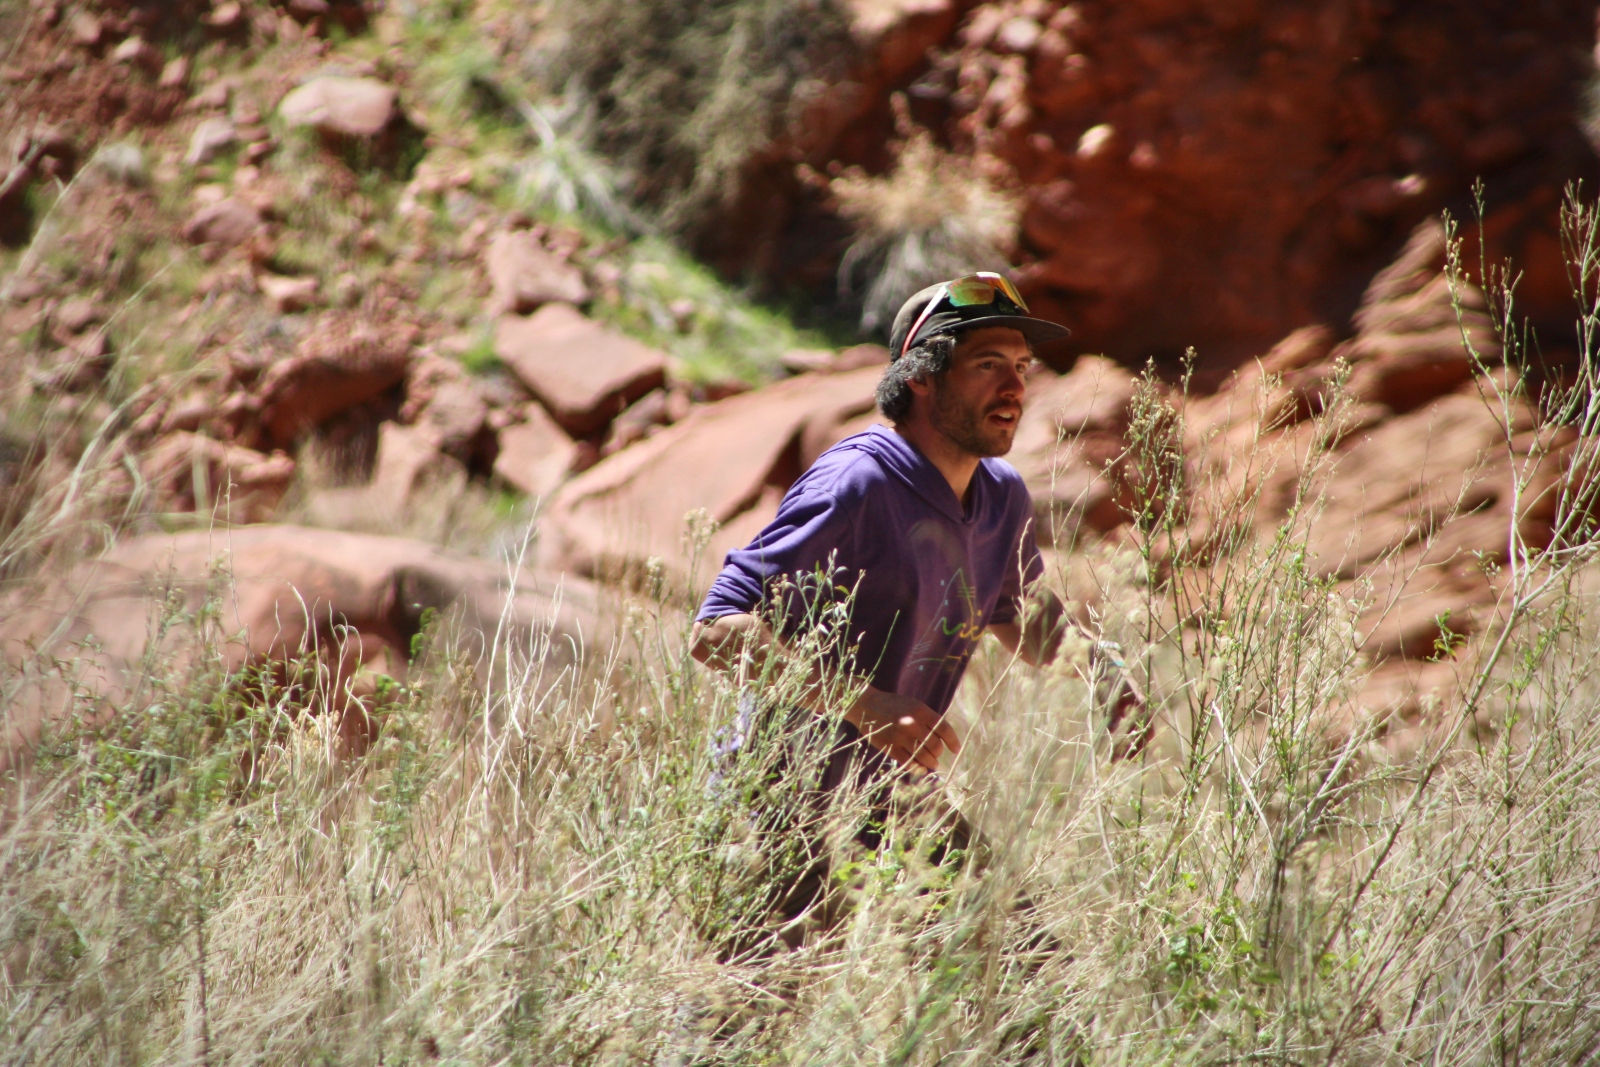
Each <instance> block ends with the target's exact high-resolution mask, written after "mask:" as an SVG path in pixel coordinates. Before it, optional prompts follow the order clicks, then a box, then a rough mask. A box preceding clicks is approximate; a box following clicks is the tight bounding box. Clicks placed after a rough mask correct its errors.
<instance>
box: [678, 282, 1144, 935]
mask: <svg viewBox="0 0 1600 1067" xmlns="http://www.w3.org/2000/svg"><path fill="white" fill-rule="evenodd" d="M1066 334H1067V331H1066V330H1065V329H1064V328H1063V327H1061V326H1058V325H1056V324H1055V323H1052V322H1047V321H1045V320H1042V319H1036V318H1032V317H1030V316H1029V315H1028V313H1027V305H1026V304H1024V303H1023V300H1022V298H1021V297H1020V296H1019V295H1018V294H1017V292H1016V290H1015V289H1014V288H1013V287H1012V286H1011V284H1010V283H1009V282H1007V281H1006V280H1005V279H1003V278H1002V277H1001V276H1000V275H997V274H990V273H980V274H974V275H969V276H967V277H964V278H958V279H954V280H952V281H949V282H943V283H940V284H938V285H934V286H930V287H928V288H926V289H924V290H922V291H921V292H919V293H917V294H916V295H915V296H913V297H912V298H911V299H909V300H907V301H906V303H905V304H904V305H903V306H902V307H901V309H900V312H899V314H898V315H896V316H895V321H894V328H893V330H892V331H891V335H890V358H891V361H890V364H889V367H888V368H887V370H886V371H885V372H884V376H883V379H882V381H881V382H880V383H879V385H878V390H877V401H878V406H879V409H880V410H881V411H882V412H883V414H884V415H885V416H886V417H887V418H888V419H889V420H890V422H892V423H893V427H894V428H893V429H892V430H891V429H887V428H885V427H882V426H874V427H872V428H871V429H869V430H867V431H866V432H865V433H860V434H856V435H855V436H853V437H849V438H846V439H845V440H844V441H841V442H840V443H839V444H837V445H835V446H834V447H833V448H831V449H829V450H828V451H827V452H826V453H824V454H823V455H822V456H821V457H819V458H818V460H817V461H816V463H814V464H813V465H812V467H811V469H810V470H808V471H807V472H806V473H805V474H804V475H802V476H801V477H800V479H799V480H798V481H796V482H795V484H794V485H793V487H791V488H790V490H789V492H788V493H787V494H786V495H785V497H784V499H783V503H782V505H781V506H780V507H779V509H778V516H777V518H776V519H774V520H773V522H772V523H771V524H770V525H769V526H768V527H767V528H766V529H765V530H763V531H762V532H761V534H760V535H759V536H758V537H756V539H755V540H754V541H752V542H751V543H750V545H749V546H748V547H746V548H743V549H740V550H737V551H734V552H730V553H729V554H728V557H727V561H726V565H725V566H724V568H723V570H722V572H721V573H720V574H719V575H718V576H717V578H716V580H715V581H714V582H713V583H712V586H711V589H710V592H709V593H708V594H707V596H706V598H705V602H704V604H703V605H702V606H701V608H700V611H699V614H698V617H697V621H696V626H695V631H694V635H693V654H694V655H695V657H696V658H697V659H698V660H700V661H701V662H702V663H706V664H708V665H710V666H712V667H716V668H719V669H724V670H726V669H728V668H730V667H731V666H732V664H733V661H734V656H735V655H736V654H737V652H738V651H739V650H740V649H741V648H745V649H748V648H752V647H754V648H755V649H757V650H761V649H766V650H769V651H773V652H776V653H778V654H782V653H783V651H784V650H785V648H786V645H787V644H788V643H789V642H791V641H792V640H793V639H794V638H795V637H796V636H798V635H799V634H800V633H801V631H802V630H803V629H804V628H805V627H807V626H808V625H816V619H817V618H818V601H819V599H820V600H822V601H828V600H830V599H832V598H839V597H843V596H844V595H846V594H848V600H847V607H848V612H849V614H848V632H847V633H845V634H843V635H841V636H842V638H843V640H841V641H838V642H836V643H835V647H834V649H833V651H832V652H831V654H830V657H829V662H827V663H826V664H825V665H824V669H825V670H833V671H842V672H845V673H846V674H848V675H849V676H851V677H854V678H856V679H864V680H865V681H866V683H867V684H866V688H865V690H864V691H863V692H862V694H861V696H860V697H859V699H857V700H856V701H855V702H854V703H853V704H852V705H851V706H850V707H849V708H847V709H845V711H844V714H843V717H842V718H843V721H842V722H841V723H840V724H839V726H838V730H839V735H838V737H837V739H836V742H835V748H834V750H833V752H832V754H831V755H830V756H829V757H828V758H827V759H826V761H825V766H824V768H823V770H822V775H821V781H820V783H819V786H820V788H821V789H822V790H823V791H827V790H830V789H833V788H836V787H837V786H838V785H840V784H841V783H843V782H845V781H848V780H854V781H856V782H857V783H860V784H867V785H870V784H871V783H873V782H878V781H885V780H889V779H892V778H894V777H896V776H895V775H894V774H893V771H894V768H895V766H896V765H898V766H899V767H901V768H905V769H906V770H907V771H909V772H910V773H911V774H913V775H918V774H922V773H925V772H931V771H936V770H937V769H938V762H939V758H940V756H941V755H942V754H943V753H944V752H945V751H946V750H949V751H951V752H955V751H958V750H959V748H960V738H959V737H957V736H956V733H955V731H954V729H952V727H951V725H950V724H949V723H948V722H946V721H945V720H944V713H945V711H946V710H947V709H948V708H949V706H950V702H951V700H952V699H953V698H954V696H955V693H956V689H957V687H958V686H959V684H960V682H961V677H962V675H963V673H964V672H965V670H966V667H967V662H968V660H969V659H970V658H971V655H972V652H973V650H974V649H975V648H976V646H977V644H978V642H979V641H980V639H981V638H982V635H983V633H984V632H985V630H987V631H988V632H989V633H992V634H994V635H995V637H997V638H998V639H999V640H1000V642H1001V643H1002V644H1003V645H1004V646H1005V647H1006V648H1008V649H1010V650H1011V651H1013V652H1014V653H1017V654H1018V655H1020V656H1021V658H1022V659H1024V660H1025V661H1027V662H1029V663H1033V664H1039V663H1042V662H1044V661H1046V660H1048V659H1049V658H1050V657H1051V656H1052V655H1053V654H1054V651H1055V649H1056V647H1057V645H1058V644H1059V641H1060V637H1061V627H1060V623H1061V617H1062V614H1063V612H1062V610H1061V605H1060V603H1059V602H1058V601H1056V600H1055V599H1054V598H1053V597H1050V596H1048V595H1047V594H1045V595H1041V597H1040V598H1039V599H1040V601H1041V604H1040V608H1041V610H1039V611H1038V612H1037V613H1035V615H1034V616H1033V617H1032V619H1031V620H1029V619H1025V618H1024V615H1023V610H1022V608H1023V605H1022V599H1023V594H1024V591H1025V590H1027V589H1028V587H1029V586H1030V585H1032V584H1033V583H1034V582H1035V581H1036V580H1037V579H1038V577H1039V575H1040V573H1041V572H1042V569H1043V568H1042V565H1041V562H1040V558H1039V550H1038V548H1037V546H1036V544H1035V540H1034V533H1033V527H1032V522H1033V506H1032V502H1031V500H1030V498H1029V495H1028V491H1027V488H1026V487H1025V486H1024V484H1023V481H1022V477H1021V475H1019V474H1018V473H1017V471H1016V470H1015V469H1014V468H1012V467H1011V466H1010V465H1009V464H1007V463H1005V462H1004V461H1003V460H1001V459H1000V458H999V457H1000V456H1003V455H1005V454H1006V453H1007V452H1008V451H1010V449H1011V444H1012V441H1013V439H1014V438H1015V436H1016V432H1017V424H1018V422H1019V421H1020V419H1021V416H1022V404H1023V399H1024V396H1025V394H1026V392H1027V377H1028V372H1029V370H1030V368H1031V366H1032V363H1033V345H1035V344H1040V343H1044V342H1047V341H1052V340H1056V339H1058V338H1061V337H1064V336H1066ZM808 586H809V589H810V590H811V592H810V593H809V594H808V593H807V592H806V589H807V588H808ZM818 680H819V682H820V681H821V679H820V678H819V679H818ZM820 689H821V687H820V685H819V686H817V687H815V688H814V689H813V692H820ZM1130 692H1131V691H1130ZM811 702H812V703H813V704H820V703H821V701H820V698H817V699H813V700H812V701H811ZM1127 702H1128V701H1127V700H1126V699H1123V700H1121V701H1119V706H1120V705H1123V704H1126V703H1127ZM822 710H825V709H823V708H821V707H820V706H817V707H814V708H813V709H812V711H813V712H819V711H822ZM868 843H869V844H870V843H871V842H868ZM785 910H792V909H787V908H786V909H785Z"/></svg>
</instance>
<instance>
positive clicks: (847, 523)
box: [695, 488, 859, 622]
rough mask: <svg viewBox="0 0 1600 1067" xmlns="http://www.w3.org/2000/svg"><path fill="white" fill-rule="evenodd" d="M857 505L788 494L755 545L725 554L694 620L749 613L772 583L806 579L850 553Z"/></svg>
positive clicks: (808, 492) (820, 494) (815, 492)
mask: <svg viewBox="0 0 1600 1067" xmlns="http://www.w3.org/2000/svg"><path fill="white" fill-rule="evenodd" d="M858 503H859V502H858V501H857V502H852V501H851V499H850V497H849V495H847V496H846V497H845V498H844V499H843V500H841V498H840V497H838V496H836V495H835V494H833V493H829V492H825V491H822V490H819V489H815V488H807V489H802V490H800V491H798V492H796V491H791V492H790V494H789V495H788V496H786V497H785V498H784V500H783V503H782V504H781V505H780V506H779V508H778V517H777V518H775V519H773V520H772V522H771V524H769V525H768V526H767V528H766V529H765V530H762V531H761V533H760V534H759V535H757V537H756V539H755V540H754V541H751V542H750V544H749V545H747V546H746V547H744V548H739V549H735V550H734V551H732V552H729V553H728V555H727V558H726V560H725V561H724V563H723V567H722V571H721V573H720V574H718V575H717V577H716V580H715V581H713V582H712V583H711V590H710V591H709V592H708V593H707V594H706V598H705V601H704V603H702V604H701V605H700V611H699V613H698V614H697V615H696V616H695V621H697V622H705V621H706V620H709V619H715V618H720V617H721V616H723V615H736V614H746V613H750V612H754V611H755V610H756V609H757V608H758V607H760V606H761V604H762V602H763V601H764V600H765V599H766V597H767V594H768V592H769V590H770V586H771V583H772V582H773V581H774V580H775V579H777V578H779V577H781V576H784V575H795V574H809V573H811V572H812V571H813V570H815V569H816V568H817V567H818V566H821V565H823V564H825V563H830V559H831V557H835V555H836V553H840V552H850V547H849V546H851V545H852V544H853V542H854V539H855V530H856V524H855V522H854V517H855V512H856V511H857V510H859V508H858V507H857V506H855V505H856V504H858Z"/></svg>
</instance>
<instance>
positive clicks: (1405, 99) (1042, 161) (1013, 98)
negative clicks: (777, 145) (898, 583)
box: [702, 0, 1595, 368]
mask: <svg viewBox="0 0 1600 1067" xmlns="http://www.w3.org/2000/svg"><path fill="white" fill-rule="evenodd" d="M855 6H856V8H857V9H858V21H859V22H860V24H861V26H862V37H863V52H864V55H866V56H868V57H869V58H868V59H866V60H865V61H864V62H863V64H862V66H861V68H860V70H859V71H858V72H857V74H856V75H854V76H853V77H852V78H850V79H847V80H846V81H845V82H844V83H842V84H841V85H839V86H837V87H836V91H835V92H833V93H832V94H830V95H828V96H827V97H826V99H825V100H824V102H823V103H820V104H818V105H817V106H816V107H815V108H814V109H813V114H812V116H811V117H810V118H809V119H808V121H807V122H805V123H803V124H802V127H803V131H802V133H800V134H799V135H797V136H796V138H795V140H794V142H793V143H792V144H790V145H788V146H787V148H788V151H787V154H786V155H784V156H783V157H782V158H781V159H768V160H764V161H761V163H760V164H759V168H760V171H761V173H760V176H759V178H758V179H753V180H752V181H751V183H750V184H749V190H750V191H749V196H748V202H747V203H744V204H742V205H740V206H739V207H736V208H735V209H734V210H733V211H732V212H731V213H730V215H731V219H732V221H733V222H734V223H735V224H734V225H726V224H724V223H726V222H727V221H728V220H727V219H724V220H721V222H720V223H719V225H718V226H717V227H716V232H715V233H714V234H710V235H708V236H707V237H706V238H705V239H704V240H703V242H702V246H703V248H704V249H705V250H706V251H707V252H709V253H710V254H712V255H713V256H714V257H715V258H716V259H717V261H718V262H720V263H722V264H724V265H726V266H727V267H729V268H735V269H747V268H749V267H750V266H752V265H754V266H756V267H757V268H759V269H762V270H765V271H767V272H768V273H769V275H772V276H774V277H776V278H777V279H779V281H780V282H781V283H782V284H785V285H793V284H796V283H799V284H803V285H808V286H812V287H814V288H815V290H816V291H817V292H818V294H819V295H822V296H828V295H829V294H830V290H831V287H832V285H833V272H834V269H835V264H836V263H837V262H838V256H839V253H840V251H841V248H842V241H843V239H844V235H843V233H842V228H841V226H840V225H839V224H838V223H837V221H834V222H832V223H830V222H829V221H828V219H827V215H826V210H825V208H824V207H823V206H822V204H821V201H820V197H819V195H818V194H817V193H816V192H812V191H807V190H805V189H804V188H802V187H801V184H800V182H799V181H798V180H797V179H794V178H792V177H791V176H789V175H788V173H787V170H788V169H792V168H793V166H794V164H795V163H797V162H804V163H806V164H808V165H810V166H811V167H813V168H815V169H816V170H818V171H824V172H825V171H827V170H828V169H829V168H830V166H832V167H835V168H836V167H837V166H838V165H839V164H841V163H843V164H860V165H863V166H865V167H866V168H867V169H868V170H869V171H877V172H881V171H883V170H885V169H887V166H888V163H889V162H890V152H889V147H888V146H889V143H890V142H891V140H892V138H893V133H892V127H891V123H890V117H889V109H888V106H887V100H886V93H885V90H887V89H892V88H904V89H907V90H908V92H909V97H908V98H909V101H910V105H911V109H912V112H913V114H914V115H915V117H916V118H917V119H918V120H919V121H920V122H921V123H923V124H925V125H926V126H928V127H929V128H931V129H932V130H934V131H935V133H936V134H937V135H938V136H940V137H941V138H942V139H944V140H946V141H947V142H948V143H949V144H950V145H951V146H952V147H953V148H954V149H955V150H956V151H958V152H961V153H964V154H970V155H974V156H977V157H979V158H980V159H981V160H984V161H986V165H987V166H989V167H990V168H991V169H992V170H993V171H994V172H995V173H996V174H997V175H998V176H999V179H1000V180H1002V181H1008V182H1010V183H1011V184H1012V185H1013V187H1014V188H1016V189H1017V190H1018V191H1019V192H1020V193H1021V194H1022V195H1023V196H1024V198H1025V204H1026V210H1025V212H1024V215H1023V220H1022V232H1021V235H1020V237H1021V250H1020V266H1021V268H1022V270H1021V274H1022V278H1023V280H1024V283H1025V288H1026V291H1027V293H1028V295H1029V296H1030V298H1031V299H1033V300H1034V301H1036V302H1037V304H1038V307H1039V310H1041V311H1042V312H1043V313H1045V314H1046V315H1050V316H1054V317H1059V318H1060V319H1061V320H1062V321H1064V322H1067V323H1068V324H1070V325H1071V326H1073V328H1074V330H1075V331H1076V333H1075V336H1074V338H1073V340H1072V347H1073V349H1074V350H1075V351H1088V352H1104V353H1106V354H1108V355H1111V356H1113V357H1116V358H1119V359H1123V360H1125V361H1135V362H1137V361H1142V360H1143V359H1144V358H1145V357H1146V356H1148V355H1151V354H1154V355H1157V356H1165V357H1172V356H1176V355H1177V354H1179V353H1181V352H1182V351H1183V350H1184V349H1185V348H1186V347H1188V346H1189V345H1194V346H1196V347H1197V348H1198V349H1199V351H1200V354H1201V357H1202V361H1203V363H1204V364H1205V365H1207V366H1214V367H1217V368H1223V367H1228V366H1233V365H1235V364H1236V363H1237V362H1238V360H1239V359H1241V358H1246V357H1248V356H1252V355H1255V354H1257V353H1259V352H1261V351H1263V350H1265V348H1266V347H1267V346H1268V345H1270V344H1271V343H1272V342H1273V341H1274V340H1276V339H1277V338H1280V337H1282V336H1284V335H1285V334H1286V333H1288V332H1289V331H1290V330H1292V329H1294V328H1296V327H1299V326H1303V325H1307V324H1310V323H1313V322H1332V323H1342V322H1343V321H1345V319H1346V318H1347V316H1348V315H1349V314H1350V312H1351V311H1353V310H1354V309H1355V305H1356V300H1357V298H1358V297H1359V295H1360V294H1361V292H1362V291H1363V289H1364V288H1365V286H1366V283H1367V280H1368V279H1369V278H1370V277H1371V276H1372V274H1373V273H1374V272H1375V271H1376V270H1377V269H1378V268H1380V267H1381V266H1382V265H1383V264H1384V263H1385V262H1387V261H1388V260H1389V259H1390V258H1391V257H1392V255H1393V254H1394V252H1395V250H1396V249H1397V248H1398V247H1399V246H1400V245H1401V244H1402V243H1403V242H1404V240H1405V237H1406V235H1407V234H1408V233H1409V232H1410V230H1411V229H1412V228H1413V227H1414V226H1415V225H1416V223H1417V222H1418V221H1420V220H1421V219H1423V218H1424V217H1427V216H1429V215H1431V214H1435V213H1437V212H1438V211H1439V210H1440V209H1441V208H1444V207H1450V208H1452V209H1453V210H1454V211H1455V212H1456V213H1457V214H1458V215H1459V216H1464V217H1470V213H1471V202H1470V196H1469V192H1468V191H1469V188H1470V185H1471V182H1472V181H1473V179H1474V178H1475V177H1477V176H1480V175H1481V176H1483V177H1485V178H1486V179H1487V181H1488V198H1487V201H1488V205H1489V208H1490V209H1491V213H1492V214H1491V218H1490V220H1489V226H1488V237H1489V238H1490V252H1491V258H1492V259H1498V258H1499V257H1502V256H1511V257H1512V258H1513V259H1515V260H1516V262H1517V263H1518V265H1519V267H1520V268H1521V269H1522V270H1523V271H1524V272H1525V275H1524V280H1523V285H1522V291H1521V296H1522V305H1523V308H1524V310H1526V311H1529V312H1531V313H1532V314H1533V315H1534V318H1535V320H1536V322H1538V323H1539V324H1540V325H1542V326H1544V327H1545V328H1546V332H1547V334H1551V335H1554V334H1555V333H1556V332H1559V334H1560V335H1561V339H1562V340H1565V335H1566V333H1567V331H1568V329H1569V323H1568V318H1569V316H1567V315H1566V305H1565V302H1564V301H1565V297H1566V290H1565V283H1564V277H1563V272H1562V270H1561V263H1560V256H1559V242H1558V240H1557V238H1556V232H1557V231H1556V227H1555V211H1556V206H1557V202H1558V200H1559V193H1560V189H1561V186H1562V185H1563V183H1565V182H1567V181H1569V180H1571V179H1573V178H1578V177H1591V178H1592V176H1593V174H1594V170H1595V161H1594V157H1593V153H1592V151H1591V150H1590V148H1589V146H1588V144H1587V143H1586V141H1585V140H1584V137H1583V135H1582V132H1581V130H1580V122H1579V117H1578V114H1577V111H1578V107H1579V99H1580V95H1581V92H1580V91H1581V88H1582V85H1583V83H1584V81H1585V80H1586V79H1588V78H1589V77H1591V76H1592V75H1593V60H1592V58H1591V57H1590V56H1589V54H1588V53H1589V50H1588V48H1587V47H1586V43H1587V42H1588V41H1589V40H1590V39H1592V37H1593V33H1594V5H1593V4H1590V3H1577V2H1565V3H1558V4H1553V5H1543V6H1538V5H1529V4H1526V3H1522V2H1519V0H1486V2H1484V3H1477V4H1468V5H1462V4H1455V3H1443V2H1434V3H1410V4H1390V3H1373V2H1368V0H1317V2H1304V3H1280V4H1268V5H1264V4H1259V3H1223V4H1215V3H1201V2H1199V0H1084V2H1081V3H1072V4H1063V3H1060V2H1058V0H997V2H991V3H983V4H977V5H973V6H971V7H966V6H965V5H963V13H962V14H961V17H960V18H959V19H958V18H957V17H956V15H957V10H956V8H957V5H956V4H954V3H942V4H940V3H931V2H930V3H923V4H900V5H894V4H868V3H865V2H860V3H858V4H856V5H855ZM897 9H899V10H897ZM934 9H938V13H937V17H935V14H934V13H933V11H934ZM907 55H912V56H917V57H918V58H917V59H916V60H915V61H914V62H909V63H908V62H906V61H905V57H906V56H907ZM891 56H892V57H897V58H898V60H899V61H898V62H897V63H890V62H889V61H888V58H887V57H891Z"/></svg>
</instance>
